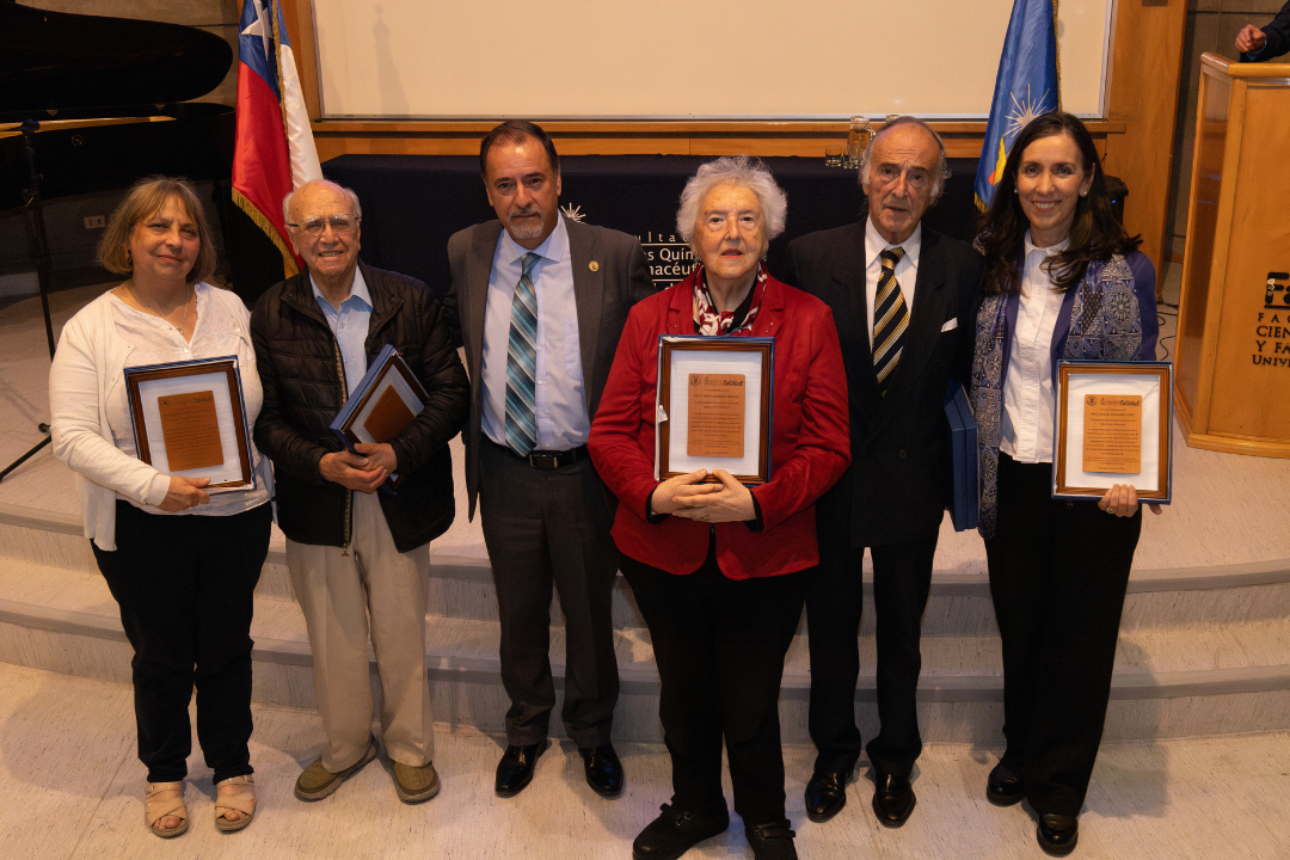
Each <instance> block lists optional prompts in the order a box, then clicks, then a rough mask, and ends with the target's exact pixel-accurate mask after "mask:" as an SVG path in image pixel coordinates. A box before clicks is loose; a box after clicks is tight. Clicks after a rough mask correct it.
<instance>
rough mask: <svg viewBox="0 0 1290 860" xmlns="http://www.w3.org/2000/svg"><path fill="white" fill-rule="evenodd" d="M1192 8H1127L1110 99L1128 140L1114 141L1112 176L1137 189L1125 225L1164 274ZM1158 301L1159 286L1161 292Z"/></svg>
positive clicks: (1136, 3) (1137, 1) (1176, 2)
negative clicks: (1171, 178) (1171, 176)
mask: <svg viewBox="0 0 1290 860" xmlns="http://www.w3.org/2000/svg"><path fill="white" fill-rule="evenodd" d="M1186 28H1187V0H1120V2H1118V3H1117V4H1116V10H1115V37H1114V38H1115V45H1114V50H1113V52H1112V55H1111V57H1112V59H1111V75H1110V85H1109V90H1108V92H1107V108H1108V110H1107V118H1108V119H1110V120H1112V121H1118V122H1123V123H1124V124H1125V133H1124V134H1123V135H1120V136H1117V137H1115V138H1112V139H1110V140H1108V141H1107V153H1106V162H1105V165H1106V170H1107V172H1108V173H1110V174H1112V175H1114V176H1119V177H1121V178H1122V179H1124V181H1125V183H1126V184H1127V185H1128V186H1129V197H1128V199H1127V200H1126V201H1125V206H1124V221H1125V227H1127V228H1128V230H1129V232H1130V233H1141V234H1142V252H1143V253H1144V254H1146V255H1147V256H1148V257H1150V258H1151V262H1153V263H1154V264H1155V266H1156V271H1157V272H1160V271H1161V270H1162V267H1163V264H1164V259H1165V254H1164V252H1165V226H1166V223H1167V221H1168V209H1169V174H1170V168H1171V165H1172V161H1173V154H1174V123H1175V122H1176V121H1177V116H1178V84H1179V82H1180V81H1181V80H1182V55H1183V39H1184V35H1185V32H1186ZM1157 295H1159V286H1158V285H1157Z"/></svg>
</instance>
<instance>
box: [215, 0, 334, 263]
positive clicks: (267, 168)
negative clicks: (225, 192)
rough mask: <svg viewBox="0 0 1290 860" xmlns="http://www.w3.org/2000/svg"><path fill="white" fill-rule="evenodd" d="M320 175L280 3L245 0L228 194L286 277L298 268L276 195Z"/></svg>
mask: <svg viewBox="0 0 1290 860" xmlns="http://www.w3.org/2000/svg"><path fill="white" fill-rule="evenodd" d="M321 178H322V170H321V168H320V167H319V165H318V152H317V150H316V149H315V148H314V138H313V132H312V131H311V130H310V125H309V115H308V113H307V111H306V110H305V105H304V98H303V96H302V94H301V91H300V80H299V78H298V77H297V75H296V61H295V55H294V54H293V53H292V51H291V42H290V40H289V39H288V37H287V28H286V24H285V22H284V21H283V19H282V6H281V4H280V3H275V2H273V0H245V2H244V3H243V5H242V21H241V33H240V35H239V36H238V67H237V146H236V148H235V150H234V153H233V201H234V202H235V203H237V205H238V206H239V207H241V208H242V210H243V211H245V212H246V214H247V215H249V216H250V217H251V220H252V221H254V222H255V223H256V225H257V226H258V227H259V228H260V229H261V230H263V231H264V232H265V234H267V235H268V237H269V238H270V239H272V240H273V244H275V245H277V246H278V250H279V251H281V252H282V263H283V271H284V272H285V275H286V276H287V277H290V276H291V275H294V274H295V273H296V272H298V271H299V270H300V269H299V261H298V260H297V259H296V257H295V256H294V255H293V254H292V253H291V243H290V242H289V241H288V239H287V230H286V226H285V225H284V223H283V218H282V198H283V197H285V196H286V194H287V192H288V191H290V190H292V188H298V187H300V186H301V185H303V184H304V183H306V182H308V181H310V180H312V179H321Z"/></svg>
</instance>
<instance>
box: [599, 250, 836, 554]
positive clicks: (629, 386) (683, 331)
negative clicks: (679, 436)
mask: <svg viewBox="0 0 1290 860" xmlns="http://www.w3.org/2000/svg"><path fill="white" fill-rule="evenodd" d="M767 277H768V280H767V282H766V292H765V297H764V299H763V301H762V305H761V310H760V311H759V312H758V314H757V320H756V324H755V326H754V329H753V331H752V334H753V335H754V336H757V337H774V338H775V391H774V427H773V428H772V438H771V480H770V481H769V482H768V483H766V484H763V485H762V486H759V487H755V488H753V490H752V493H753V496H754V497H755V498H756V499H757V504H758V505H759V506H760V507H761V514H762V524H763V529H762V530H761V531H759V532H754V531H752V530H750V529H749V528H748V526H747V525H746V524H744V523H716V524H714V525H713V526H712V528H713V529H714V532H715V535H716V550H717V564H718V565H719V566H720V568H721V572H722V573H724V574H725V575H726V576H727V577H729V578H730V579H748V578H750V577H757V576H775V575H777V574H783V573H792V572H794V571H798V570H804V569H805V568H808V567H812V566H814V565H815V564H817V563H819V550H818V547H817V544H816V541H815V500H816V499H817V498H819V497H820V495H821V494H822V493H823V492H824V491H825V490H827V489H828V488H829V487H831V486H832V485H833V483H834V482H835V481H837V479H838V478H839V476H841V475H842V473H843V471H845V470H846V467H847V464H848V463H849V462H850V461H851V453H850V451H851V446H850V434H849V429H848V426H847V420H848V419H847V416H848V412H847V377H846V371H845V370H844V369H843V367H842V351H841V349H840V348H839V346H838V333H837V328H836V327H835V326H834V324H833V313H832V311H830V310H829V308H828V306H827V305H825V304H824V303H823V302H821V301H820V300H819V299H817V298H815V297H813V296H809V295H807V294H806V293H803V292H801V291H800V290H795V289H793V288H792V287H790V286H788V285H786V284H782V283H780V282H779V281H777V280H775V279H774V278H771V277H769V276H767ZM692 296H693V281H692V280H691V279H689V278H687V279H686V280H685V281H682V282H681V283H680V284H677V285H676V286H674V287H672V288H671V289H668V290H665V291H663V292H662V293H658V294H657V295H654V296H651V297H650V298H648V299H645V300H644V301H642V302H640V303H639V304H637V305H636V306H635V307H633V308H632V311H631V314H630V315H629V316H628V318H627V327H626V328H625V329H624V330H623V336H622V339H621V340H619V342H618V352H617V354H616V355H615V356H614V366H613V369H612V370H610V372H609V381H608V382H607V383H606V385H605V392H604V394H603V395H602V396H601V400H600V408H599V409H598V410H597V411H596V418H595V421H593V422H592V425H591V436H590V438H589V439H588V440H587V447H588V448H589V449H590V450H591V459H592V460H593V461H594V462H595V464H596V471H598V472H599V473H600V477H601V478H603V479H604V481H605V483H606V484H607V485H608V486H609V489H611V490H612V491H613V492H614V494H615V495H617V496H618V498H619V501H620V504H619V505H618V513H617V515H616V517H615V520H614V529H613V536H614V542H615V543H616V544H617V545H618V549H619V551H621V552H623V553H624V554H626V555H628V556H630V557H631V558H634V559H636V560H637V561H641V562H644V563H645V564H648V565H652V566H653V567H657V568H660V569H661V570H666V571H668V572H669V573H676V574H687V573H693V572H694V571H696V570H698V569H699V567H700V565H702V564H703V560H704V559H705V558H706V557H707V554H708V542H709V534H710V532H709V525H708V523H703V522H696V521H694V520H686V519H682V518H680V517H672V516H669V517H667V518H666V519H665V520H664V521H663V522H661V523H659V524H658V525H652V524H650V523H649V522H648V521H647V520H646V514H647V509H646V505H647V504H648V502H649V497H650V494H651V493H652V492H653V491H654V488H655V487H656V486H658V481H656V480H654V430H655V427H654V396H655V386H656V385H657V383H658V338H659V335H664V334H666V335H689V334H694V312H693V308H692V304H691V303H692Z"/></svg>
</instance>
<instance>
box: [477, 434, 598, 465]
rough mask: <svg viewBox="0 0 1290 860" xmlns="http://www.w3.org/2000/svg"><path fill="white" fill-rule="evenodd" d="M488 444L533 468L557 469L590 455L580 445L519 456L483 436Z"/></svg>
mask: <svg viewBox="0 0 1290 860" xmlns="http://www.w3.org/2000/svg"><path fill="white" fill-rule="evenodd" d="M484 438H485V439H486V440H487V441H488V442H489V443H490V444H492V445H495V446H496V447H498V448H501V449H502V450H503V451H505V452H506V453H508V454H510V455H511V456H512V457H516V458H518V459H520V460H523V461H525V462H526V463H528V464H529V465H530V466H532V467H533V468H534V469H559V468H560V467H561V466H572V465H573V464H574V463H577V462H578V461H579V460H586V459H587V458H588V457H590V456H591V455H590V454H588V453H587V446H586V445H580V446H578V447H577V448H570V449H569V450H567V451H530V452H529V453H528V454H527V455H526V456H523V457H521V456H520V455H519V454H516V453H515V451H514V450H512V449H511V448H510V447H508V446H506V445H498V444H497V443H496V442H494V441H493V440H492V439H488V437H487V436H485V437H484Z"/></svg>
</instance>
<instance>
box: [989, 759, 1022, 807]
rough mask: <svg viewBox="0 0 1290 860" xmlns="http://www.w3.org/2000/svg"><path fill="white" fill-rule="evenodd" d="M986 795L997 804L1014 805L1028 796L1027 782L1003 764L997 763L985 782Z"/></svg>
mask: <svg viewBox="0 0 1290 860" xmlns="http://www.w3.org/2000/svg"><path fill="white" fill-rule="evenodd" d="M985 796H986V798H987V799H988V800H989V801H990V802H991V803H993V804H994V805H995V806H1012V805H1013V804H1014V803H1020V802H1021V800H1022V798H1024V797H1025V796H1026V786H1025V783H1023V782H1022V781H1021V777H1019V776H1017V775H1016V774H1015V773H1013V772H1012V771H1011V770H1009V769H1008V768H1006V767H1004V766H1003V764H996V765H995V766H994V770H992V771H990V776H989V778H988V779H986V782H985Z"/></svg>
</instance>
